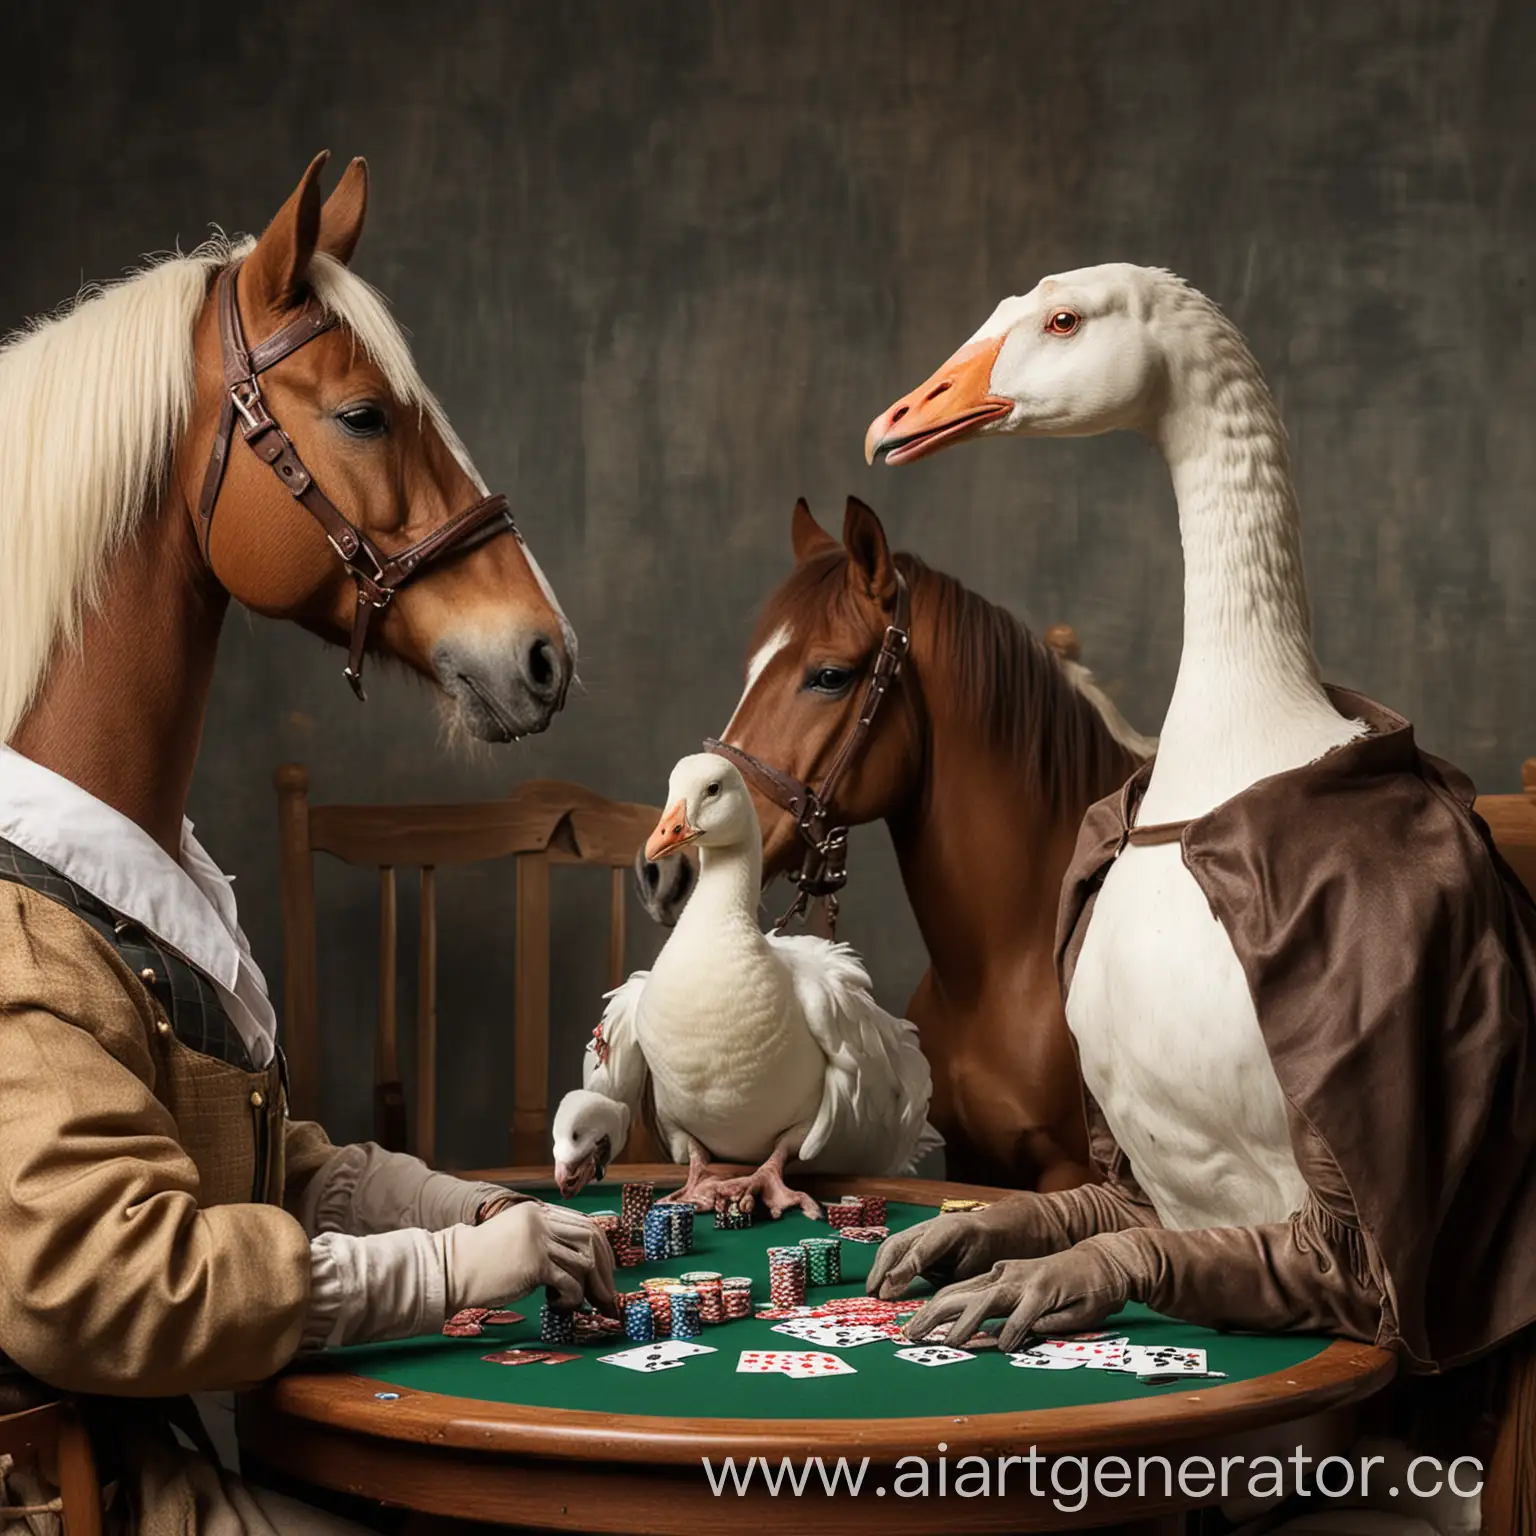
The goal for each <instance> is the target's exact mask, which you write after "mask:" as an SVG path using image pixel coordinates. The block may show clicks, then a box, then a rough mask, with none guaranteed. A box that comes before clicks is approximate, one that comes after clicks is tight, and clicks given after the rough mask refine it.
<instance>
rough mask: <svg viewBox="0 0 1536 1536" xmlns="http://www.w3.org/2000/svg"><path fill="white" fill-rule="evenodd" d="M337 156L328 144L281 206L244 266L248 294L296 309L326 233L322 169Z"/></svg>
mask: <svg viewBox="0 0 1536 1536" xmlns="http://www.w3.org/2000/svg"><path fill="white" fill-rule="evenodd" d="M330 157H331V152H330V150H328V149H322V150H321V151H320V153H319V154H318V155H316V156H315V158H314V159H313V160H311V161H310V162H309V169H308V170H307V171H305V172H304V175H303V177H302V178H301V179H300V181H299V184H298V186H297V187H295V188H294V189H293V195H292V196H291V197H290V198H289V199H288V201H287V202H286V203H284V204H283V206H282V207H281V208H279V209H278V210H277V216H276V217H275V218H274V219H273V220H272V222H271V223H270V224H268V225H267V227H266V229H265V230H264V231H263V232H262V236H261V239H259V240H258V241H257V242H256V246H255V249H253V250H252V252H251V254H250V255H249V256H247V257H246V258H245V265H244V267H242V268H241V271H240V279H241V281H240V288H241V292H242V294H243V295H244V296H245V297H246V299H247V300H249V301H250V302H251V303H253V304H258V305H265V306H266V308H268V309H271V310H278V311H281V310H285V309H292V308H293V306H294V305H295V304H296V303H297V302H298V300H299V298H300V296H301V295H302V294H303V292H304V279H305V274H306V273H307V272H308V271H309V259H310V257H311V256H313V255H314V254H315V246H316V244H317V243H318V242H319V239H320V172H321V170H322V169H323V168H324V166H325V162H326V161H327V160H329V159H330Z"/></svg>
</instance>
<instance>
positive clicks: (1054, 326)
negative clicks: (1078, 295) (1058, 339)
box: [1045, 309, 1079, 336]
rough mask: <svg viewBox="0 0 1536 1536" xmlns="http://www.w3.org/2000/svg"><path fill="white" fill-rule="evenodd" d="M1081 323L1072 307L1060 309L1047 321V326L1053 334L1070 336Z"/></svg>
mask: <svg viewBox="0 0 1536 1536" xmlns="http://www.w3.org/2000/svg"><path fill="white" fill-rule="evenodd" d="M1078 324H1079V318H1078V316H1077V315H1074V314H1073V313H1072V311H1071V310H1070V309H1058V310H1057V311H1056V313H1055V314H1054V315H1052V316H1051V318H1050V319H1049V320H1047V321H1046V322H1045V328H1046V330H1048V331H1049V332H1050V333H1051V335H1052V336H1070V335H1071V334H1072V332H1073V331H1075V330H1076V329H1077V327H1078Z"/></svg>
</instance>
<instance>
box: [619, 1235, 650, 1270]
mask: <svg viewBox="0 0 1536 1536" xmlns="http://www.w3.org/2000/svg"><path fill="white" fill-rule="evenodd" d="M613 1263H614V1267H615V1268H616V1269H636V1268H638V1267H639V1266H640V1265H641V1264H644V1263H645V1246H644V1244H642V1243H636V1242H631V1241H630V1238H629V1235H628V1234H627V1233H625V1232H620V1233H619V1234H618V1240H617V1241H616V1242H615V1243H614V1245H613Z"/></svg>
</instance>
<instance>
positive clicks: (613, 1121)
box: [554, 753, 940, 1217]
mask: <svg viewBox="0 0 1536 1536" xmlns="http://www.w3.org/2000/svg"><path fill="white" fill-rule="evenodd" d="M690 844H692V845H694V846H696V847H697V848H698V850H699V879H698V887H697V889H696V890H695V891H694V893H693V896H692V899H691V900H690V901H689V903H688V906H687V908H686V909H685V910H684V912H683V914H682V916H681V917H680V918H679V919H678V922H677V926H676V927H675V928H674V929H673V930H672V933H671V936H670V937H669V938H668V940H667V943H666V947H665V948H664V949H663V950H662V952H661V954H660V955H659V956H658V957H657V959H656V964H655V966H654V968H653V969H652V970H650V971H649V972H646V971H637V972H636V973H635V974H634V975H633V976H631V977H630V978H629V980H628V981H626V982H625V983H624V985H623V986H622V987H619V988H618V989H617V990H616V991H614V992H612V993H610V994H609V996H608V1007H607V1011H606V1012H605V1013H604V1014H603V1019H602V1023H601V1024H600V1025H599V1026H598V1029H597V1031H596V1033H595V1034H594V1036H593V1042H592V1044H591V1045H590V1046H589V1047H588V1050H587V1058H586V1062H585V1065H584V1068H583V1073H582V1079H583V1086H582V1088H580V1089H577V1090H576V1091H574V1092H572V1093H569V1094H567V1095H566V1096H565V1098H564V1099H563V1100H562V1101H561V1103H560V1107H559V1109H558V1110H557V1111H556V1114H555V1124H554V1143H555V1145H554V1154H555V1172H556V1179H557V1181H558V1183H559V1185H560V1189H561V1192H562V1193H563V1194H570V1193H573V1192H574V1191H575V1190H577V1189H580V1188H581V1187H582V1186H583V1185H584V1184H585V1183H586V1182H587V1181H588V1179H591V1178H594V1177H595V1178H601V1177H602V1174H603V1170H604V1168H605V1165H606V1163H607V1161H608V1159H609V1157H611V1156H612V1154H613V1152H614V1151H615V1150H617V1149H618V1148H620V1147H622V1146H623V1144H624V1140H625V1138H626V1136H627V1135H628V1133H629V1127H630V1124H631V1122H632V1118H633V1116H634V1115H635V1114H636V1113H638V1112H639V1109H640V1106H641V1104H642V1102H643V1101H644V1099H645V1097H646V1093H647V1088H648V1087H649V1092H650V1095H651V1098H652V1102H653V1104H654V1108H655V1120H656V1127H657V1129H658V1130H659V1132H660V1134H661V1136H662V1139H663V1141H664V1143H665V1144H666V1146H667V1149H668V1151H669V1153H670V1155H671V1156H672V1157H673V1159H674V1160H676V1161H678V1162H681V1161H683V1160H684V1159H685V1158H686V1159H687V1162H688V1182H687V1184H686V1185H685V1186H684V1187H683V1189H681V1190H680V1191H678V1193H677V1194H676V1195H675V1196H673V1197H672V1198H674V1199H677V1200H684V1201H691V1202H692V1203H693V1204H695V1205H697V1206H699V1207H700V1208H702V1209H712V1208H718V1207H719V1206H720V1205H723V1204H724V1203H725V1202H726V1201H727V1200H731V1199H736V1200H740V1201H742V1203H743V1204H744V1205H746V1206H747V1207H750V1206H751V1205H752V1204H753V1203H754V1202H755V1201H756V1200H758V1199H761V1200H762V1201H763V1202H764V1204H765V1205H766V1206H767V1207H768V1209H769V1210H770V1211H771V1212H772V1213H773V1214H774V1215H775V1216H779V1215H782V1214H783V1212H784V1211H786V1210H789V1209H790V1208H791V1207H793V1206H799V1207H800V1208H801V1209H802V1210H804V1211H805V1212H806V1214H807V1215H810V1216H812V1217H815V1216H818V1215H819V1214H820V1211H819V1208H818V1207H817V1205H816V1202H815V1201H814V1200H812V1199H811V1198H810V1196H809V1195H805V1194H800V1193H797V1192H796V1191H794V1190H792V1189H790V1188H789V1187H788V1186H787V1185H786V1184H785V1182H784V1177H783V1174H784V1166H785V1164H786V1162H787V1161H789V1160H790V1159H795V1160H796V1161H797V1163H798V1164H799V1165H800V1166H802V1167H806V1168H811V1169H819V1170H824V1171H827V1172H838V1173H847V1174H877V1175H878V1174H896V1173H904V1172H907V1171H909V1170H910V1169H911V1167H912V1166H913V1164H914V1163H915V1162H916V1161H917V1159H918V1158H920V1157H921V1156H922V1155H923V1154H924V1153H926V1152H927V1151H929V1150H930V1149H932V1148H935V1147H937V1146H939V1145H940V1138H939V1136H938V1134H937V1132H935V1131H934V1130H933V1128H932V1127H931V1126H929V1125H928V1123H927V1113H928V1099H929V1094H930V1091H931V1086H932V1085H931V1080H930V1077H929V1071H928V1063H927V1061H926V1060H925V1059H924V1057H923V1054H922V1052H921V1050H920V1049H919V1048H918V1043H917V1030H916V1027H915V1026H914V1025H912V1024H909V1023H908V1022H907V1021H906V1020H905V1019H896V1018H893V1017H892V1016H891V1015H890V1014H888V1013H886V1012H884V1011H883V1010H882V1009H881V1008H879V1007H878V1006H877V1005H876V1003H875V1000H874V998H873V996H872V995H871V993H870V985H869V977H868V975H867V974H866V972H865V970H864V967H863V965H862V964H860V962H859V959H858V957H857V956H856V955H855V954H854V953H853V951H852V950H851V949H849V947H848V946H847V945H846V944H832V943H829V942H827V941H826V940H824V939H817V938H811V937H808V936H804V935H796V936H794V937H781V936H778V935H774V934H764V933H763V932H762V931H761V929H760V928H759V926H758V917H757V909H758V900H759V896H760V893H761V890H762V867H763V848H762V834H761V832H760V830H759V828H758V821H757V813H756V811H755V809H754V808H753V804H752V798H751V796H750V794H749V793H748V791H747V787H746V785H745V783H744V782H743V781H742V778H741V775H740V774H739V773H738V772H737V770H736V769H735V767H734V766H733V765H732V764H731V763H729V762H727V761H726V760H725V759H724V758H723V757H716V756H714V755H713V754H711V753H700V754H698V755H696V756H693V757H685V758H684V759H683V760H682V761H681V762H680V763H679V764H678V765H677V767H676V768H674V769H673V771H672V778H671V782H670V784H669V785H668V791H667V810H666V811H665V813H664V814H663V816H662V818H661V822H660V824H659V825H658V826H657V828H656V831H655V832H654V833H652V835H651V838H650V840H649V842H648V843H647V844H646V850H645V854H646V857H647V858H648V859H659V858H663V857H666V856H667V855H669V854H674V853H677V852H678V851H679V850H680V849H682V848H684V847H686V846H688V845H690ZM712 1160H723V1161H731V1162H745V1163H756V1164H759V1165H760V1166H759V1167H758V1169H757V1171H756V1172H755V1173H753V1174H750V1175H747V1176H745V1177H741V1178H732V1179H722V1178H718V1177H716V1176H714V1175H712V1174H711V1173H710V1172H709V1167H708V1165H709V1163H710V1162H711V1161H712Z"/></svg>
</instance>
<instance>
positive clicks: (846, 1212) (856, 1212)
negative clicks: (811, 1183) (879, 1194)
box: [827, 1195, 869, 1227]
mask: <svg viewBox="0 0 1536 1536" xmlns="http://www.w3.org/2000/svg"><path fill="white" fill-rule="evenodd" d="M827 1222H828V1224H829V1225H831V1226H834V1227H866V1226H868V1225H869V1223H868V1222H867V1221H865V1220H864V1202H863V1201H862V1200H861V1199H860V1198H859V1197H858V1196H857V1195H844V1196H843V1197H842V1199H840V1200H832V1201H829V1202H828V1204H827Z"/></svg>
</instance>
